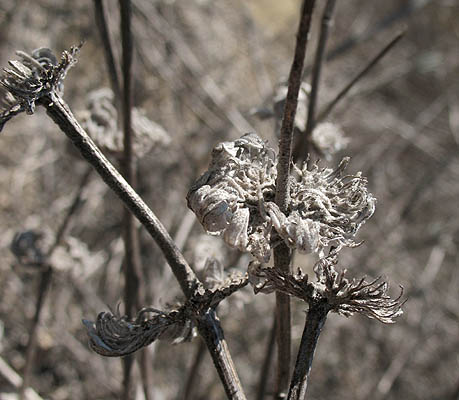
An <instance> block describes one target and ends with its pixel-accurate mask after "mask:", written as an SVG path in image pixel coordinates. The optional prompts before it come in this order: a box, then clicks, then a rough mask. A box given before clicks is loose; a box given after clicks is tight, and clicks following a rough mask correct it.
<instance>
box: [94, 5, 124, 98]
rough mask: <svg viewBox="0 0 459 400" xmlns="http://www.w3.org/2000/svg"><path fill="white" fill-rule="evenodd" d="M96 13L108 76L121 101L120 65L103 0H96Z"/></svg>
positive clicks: (116, 95)
mask: <svg viewBox="0 0 459 400" xmlns="http://www.w3.org/2000/svg"><path fill="white" fill-rule="evenodd" d="M94 15H95V18H96V24H97V27H98V29H99V33H100V38H101V39H102V44H103V49H104V54H105V61H106V63H107V67H108V76H109V78H110V83H111V86H112V90H113V93H114V95H115V96H114V98H115V101H116V102H119V99H120V98H121V85H120V79H119V78H118V77H119V72H118V67H117V64H116V62H115V55H114V51H113V43H112V39H111V37H110V32H109V29H108V24H107V16H106V12H105V7H104V2H103V0H94Z"/></svg>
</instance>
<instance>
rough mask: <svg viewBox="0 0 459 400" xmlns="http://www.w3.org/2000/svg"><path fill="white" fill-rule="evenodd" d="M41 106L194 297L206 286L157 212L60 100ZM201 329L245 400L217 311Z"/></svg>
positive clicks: (230, 387) (228, 384) (233, 394)
mask: <svg viewBox="0 0 459 400" xmlns="http://www.w3.org/2000/svg"><path fill="white" fill-rule="evenodd" d="M40 104H42V105H43V106H44V107H45V108H46V111H47V114H48V115H49V116H50V118H51V119H52V120H53V121H54V122H55V123H56V124H57V125H58V126H59V128H60V129H61V130H62V131H63V132H64V133H65V134H66V135H67V137H68V138H69V139H70V140H71V141H72V143H73V144H74V145H75V147H77V148H78V150H79V151H80V153H81V155H82V156H83V157H84V158H85V160H86V161H88V162H89V163H90V164H91V165H92V166H93V167H94V168H95V170H96V171H97V172H98V174H99V175H100V176H101V177H102V179H103V180H104V182H105V183H106V184H107V185H108V186H109V187H110V188H111V189H112V190H113V191H114V192H115V194H116V195H117V196H118V197H119V198H120V200H121V201H122V202H123V203H124V205H125V206H126V207H127V208H128V209H129V210H131V212H132V213H133V214H134V215H135V216H136V218H137V219H138V220H139V222H140V223H141V224H142V225H143V226H144V227H145V229H146V230H147V232H148V233H149V234H150V236H151V237H152V238H153V239H154V240H155V242H156V243H157V244H158V246H159V247H160V249H161V250H162V252H163V254H164V256H165V258H166V260H167V261H168V263H169V265H170V267H171V269H172V272H173V273H174V275H175V277H176V279H177V281H178V282H179V284H180V287H181V288H182V291H183V292H184V294H185V296H186V297H187V298H191V297H193V295H194V293H195V290H196V289H197V288H198V287H199V286H201V285H202V284H201V282H200V281H199V280H198V278H197V277H196V275H195V273H194V271H193V270H192V269H191V268H190V266H189V265H188V263H187V262H186V260H185V258H184V257H183V255H182V253H181V252H180V250H179V249H178V248H177V246H176V245H175V243H174V241H173V240H172V239H171V237H170V235H169V233H168V232H167V231H166V229H165V228H164V226H163V225H162V224H161V222H160V221H159V220H158V218H157V217H156V215H155V214H154V213H153V211H151V210H150V208H149V207H148V206H147V205H146V204H145V202H144V201H143V200H142V199H141V198H140V196H139V195H138V194H137V193H136V192H135V191H134V189H132V187H131V186H130V185H129V184H128V183H127V182H126V180H125V179H124V178H123V177H122V176H121V175H120V173H119V172H118V171H117V170H116V168H115V167H114V166H113V165H112V164H111V163H110V162H109V161H108V160H107V158H106V157H105V156H104V155H103V154H102V153H101V151H100V150H99V149H98V148H97V146H96V145H95V144H94V142H93V141H92V140H91V138H90V137H89V136H88V134H87V133H86V132H85V131H84V129H83V128H82V127H81V125H80V124H79V123H78V121H77V120H76V119H75V117H74V116H73V114H72V112H71V111H70V109H69V108H68V106H67V105H66V104H65V102H64V101H63V100H62V98H61V97H60V96H58V95H57V94H56V93H54V92H51V93H50V95H49V96H47V97H44V98H42V99H41V101H40ZM209 313H210V311H209ZM198 329H199V332H200V333H201V335H202V336H203V338H204V340H205V342H206V345H207V347H208V349H209V352H210V354H211V356H212V358H213V360H214V364H215V366H216V368H217V371H218V372H219V376H220V378H221V380H222V384H223V386H224V387H225V391H226V393H227V394H228V396H229V398H230V399H237V400H245V395H244V392H243V390H242V386H241V383H240V381H239V377H238V376H237V373H236V370H235V368H234V364H233V361H232V359H231V355H230V353H229V350H228V346H227V345H226V341H225V340H224V337H223V331H222V329H221V327H220V323H219V321H218V319H217V318H216V316H215V314H214V313H213V311H212V315H211V316H210V317H208V318H207V319H206V320H205V321H204V320H202V319H201V320H200V322H199V324H198Z"/></svg>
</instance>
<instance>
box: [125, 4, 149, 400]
mask: <svg viewBox="0 0 459 400" xmlns="http://www.w3.org/2000/svg"><path fill="white" fill-rule="evenodd" d="M119 8H120V30H121V45H122V76H123V91H122V102H121V109H122V115H123V118H122V120H123V132H124V135H123V153H124V154H123V162H122V171H123V175H124V177H125V179H126V181H127V182H128V183H129V184H130V185H131V186H132V187H133V188H135V186H136V171H135V165H134V154H133V148H132V142H133V133H132V124H131V121H132V112H131V109H132V93H131V86H132V76H131V72H132V58H133V51H132V34H131V13H132V11H131V2H130V0H120V1H119ZM123 225H124V238H123V239H124V249H125V256H124V262H123V264H124V265H123V270H124V303H125V308H126V310H125V312H126V315H127V316H128V317H129V318H131V317H132V316H133V315H134V313H135V310H138V309H140V308H141V304H142V297H143V296H142V295H141V293H140V290H141V287H140V282H141V275H142V271H141V261H140V249H139V240H138V234H137V229H136V226H135V220H134V216H133V215H132V213H131V212H129V210H128V209H125V210H124V218H123ZM144 357H148V356H147V354H144ZM122 362H123V399H125V400H128V399H130V398H131V397H132V393H131V392H132V387H133V386H135V385H134V382H133V378H132V366H133V362H134V356H127V357H124V358H123V359H122ZM145 386H151V385H150V384H147V385H145ZM146 394H147V396H148V395H149V392H147V393H146ZM147 400H149V399H148V397H147Z"/></svg>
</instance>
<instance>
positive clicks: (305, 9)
mask: <svg viewBox="0 0 459 400" xmlns="http://www.w3.org/2000/svg"><path fill="white" fill-rule="evenodd" d="M314 3H315V0H304V2H303V5H302V7H301V16H300V23H299V27H298V33H297V40H296V47H295V55H294V58H293V63H292V67H291V69H290V74H289V79H288V90H287V98H286V100H285V106H284V115H283V119H282V126H281V131H280V139H279V156H278V164H277V181H276V197H275V201H276V204H277V205H278V206H279V208H280V210H281V211H282V212H283V213H285V214H287V213H288V204H289V183H288V182H289V174H290V163H291V157H292V137H293V127H294V122H295V115H296V108H297V105H298V93H299V91H300V85H301V80H302V74H303V65H304V57H305V55H306V45H307V43H308V36H309V30H310V26H311V17H312V11H313V9H314ZM290 262H291V252H290V249H289V248H288V247H287V245H286V244H285V243H284V242H282V243H281V244H280V245H279V246H277V247H276V249H275V250H274V265H275V267H276V268H279V269H280V270H282V271H287V272H288V271H289V270H290ZM276 319H277V334H276V337H277V354H278V359H277V362H278V368H277V389H276V393H277V394H276V395H277V398H284V397H285V393H286V392H287V389H288V385H289V379H290V360H291V332H290V329H291V317H290V299H289V297H288V295H286V294H284V293H276Z"/></svg>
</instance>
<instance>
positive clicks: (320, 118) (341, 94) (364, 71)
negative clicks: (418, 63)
mask: <svg viewBox="0 0 459 400" xmlns="http://www.w3.org/2000/svg"><path fill="white" fill-rule="evenodd" d="M404 34H405V32H400V33H398V34H397V35H396V36H395V37H394V38H393V39H392V40H391V41H390V42H389V43H388V44H387V45H386V46H385V47H384V48H383V49H382V50H381V51H380V52H379V53H378V54H377V55H376V56H375V57H374V58H373V59H372V60H371V61H370V62H369V63H368V64H367V65H366V66H365V67H364V68H363V69H362V70H360V72H359V73H358V74H357V75H356V76H355V77H354V78H353V79H352V80H351V81H350V82H349V83H348V84H347V85H346V86H345V87H344V88H343V89H342V90H341V91H340V92H339V93H338V94H337V95H336V97H335V98H334V99H333V100H332V101H331V102H330V103H329V104H328V106H327V107H326V108H325V109H324V110H322V111H321V112H320V114H319V116H318V117H317V120H316V123H318V122H321V121H323V120H324V119H325V118H327V116H328V114H330V112H331V111H332V110H333V109H334V108H335V106H336V105H337V104H338V102H339V101H340V100H341V99H342V98H343V97H344V96H345V95H346V94H347V92H349V90H351V89H352V87H353V86H354V85H355V84H356V83H357V82H358V81H359V80H360V79H361V78H363V76H364V75H366V74H367V73H368V72H369V71H370V70H371V69H372V68H373V67H374V66H375V65H376V64H377V63H378V61H379V60H381V59H382V58H383V57H384V56H385V55H386V54H387V53H388V52H389V50H390V49H392V48H393V47H394V46H395V45H396V44H397V43H398V41H399V40H400V39H401V38H402V37H403V35H404Z"/></svg>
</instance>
